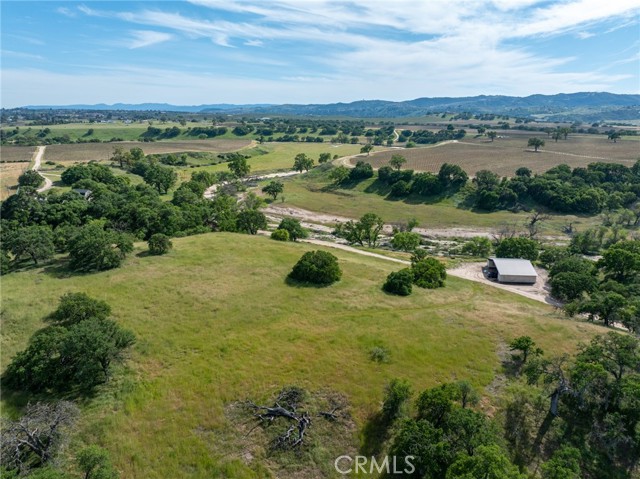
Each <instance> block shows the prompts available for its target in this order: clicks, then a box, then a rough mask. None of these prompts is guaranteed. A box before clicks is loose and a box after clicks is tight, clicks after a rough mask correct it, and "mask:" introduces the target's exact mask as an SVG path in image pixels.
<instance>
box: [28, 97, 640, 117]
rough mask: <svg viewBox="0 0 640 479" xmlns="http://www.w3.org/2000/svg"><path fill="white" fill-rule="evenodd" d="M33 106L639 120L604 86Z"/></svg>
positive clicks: (635, 101) (636, 107)
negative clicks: (341, 98) (544, 91)
mask: <svg viewBox="0 0 640 479" xmlns="http://www.w3.org/2000/svg"><path fill="white" fill-rule="evenodd" d="M25 108H28V109H33V110H43V109H67V110H121V111H122V110H124V111H167V112H186V113H187V112H188V113H224V114H249V113H251V114H258V115H264V116H268V115H294V116H318V117H322V116H332V117H338V116H343V117H357V118H398V117H419V116H424V115H426V114H428V113H441V112H450V113H451V112H452V113H460V112H469V113H473V114H479V113H480V114H481V113H495V114H502V115H504V114H508V115H511V116H522V117H537V118H540V119H547V120H575V119H580V120H582V121H599V120H634V119H635V120H638V119H640V95H620V94H615V93H606V92H584V93H568V94H567V93H560V94H557V95H530V96H526V97H515V96H503V95H479V96H470V97H459V98H456V97H440V98H417V99H415V100H408V101H399V102H395V101H384V100H361V101H354V102H352V103H329V104H310V105H297V104H284V105H272V104H252V105H233V104H226V103H222V104H212V105H191V106H184V105H169V104H166V103H142V104H137V105H133V104H125V103H116V104H114V105H106V104H98V105H65V106H45V105H38V106H27V107H25Z"/></svg>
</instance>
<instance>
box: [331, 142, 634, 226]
mask: <svg viewBox="0 0 640 479" xmlns="http://www.w3.org/2000/svg"><path fill="white" fill-rule="evenodd" d="M405 162H406V159H405V158H404V157H402V156H401V155H393V156H392V158H391V160H390V162H389V163H390V164H389V165H385V166H383V167H381V168H380V169H379V170H378V180H379V181H380V182H381V183H382V184H383V185H386V186H388V187H390V188H389V189H388V190H386V191H389V195H390V196H392V197H396V198H402V197H406V196H408V195H410V194H413V195H417V196H437V195H441V194H443V193H453V192H456V191H458V190H460V189H461V188H462V187H463V186H464V185H465V184H466V183H467V181H468V175H467V174H466V173H465V171H464V170H463V169H462V168H461V167H459V166H458V165H451V164H447V163H445V164H443V165H442V166H441V167H440V170H439V172H438V174H437V175H436V174H433V173H414V171H413V170H402V169H401V168H402V166H403V165H404V163H405ZM354 170H356V171H354ZM328 176H329V178H330V179H331V180H333V181H334V183H335V184H336V185H339V184H342V183H345V182H347V181H360V180H364V179H367V178H371V177H372V176H374V171H373V168H372V167H371V165H369V164H368V163H366V162H364V161H359V162H358V164H357V165H356V168H355V169H352V170H349V169H348V168H346V167H344V166H338V167H335V168H333V169H332V170H331V171H330V172H329V175H328ZM473 185H474V186H475V188H473V189H472V190H469V193H468V201H467V202H468V203H469V202H470V203H471V204H473V206H475V207H476V208H478V209H481V210H485V211H491V210H495V209H514V208H520V207H521V205H523V204H530V203H532V202H535V203H537V204H539V205H542V206H544V207H546V208H548V209H550V210H553V211H557V212H559V213H574V214H597V213H600V212H602V211H606V210H617V209H625V210H626V211H625V217H624V218H623V222H624V223H626V224H628V225H633V224H636V225H637V224H638V223H639V222H640V207H635V206H634V205H636V206H637V205H638V200H639V199H640V160H639V161H638V162H636V163H635V165H633V166H632V167H630V168H629V167H626V166H624V165H620V164H616V163H591V164H589V165H588V166H587V167H586V168H584V167H576V168H574V169H571V168H570V167H569V166H567V165H558V166H556V167H554V168H551V169H550V170H548V171H547V172H546V173H543V174H538V175H533V173H532V171H531V170H530V169H529V168H526V167H521V168H518V170H516V172H515V176H513V177H512V178H506V177H504V178H500V177H499V176H498V175H497V174H496V173H493V172H491V171H489V170H480V171H478V172H477V173H476V174H475V177H474V178H473ZM634 208H635V209H634Z"/></svg>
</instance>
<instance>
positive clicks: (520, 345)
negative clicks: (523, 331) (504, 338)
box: [509, 336, 542, 364]
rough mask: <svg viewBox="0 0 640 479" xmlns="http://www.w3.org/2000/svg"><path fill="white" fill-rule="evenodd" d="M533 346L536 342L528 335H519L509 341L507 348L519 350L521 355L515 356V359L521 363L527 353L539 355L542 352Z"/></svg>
mask: <svg viewBox="0 0 640 479" xmlns="http://www.w3.org/2000/svg"><path fill="white" fill-rule="evenodd" d="M535 346H536V343H535V341H534V340H533V339H531V337H530V336H520V337H517V338H515V339H514V340H513V341H511V342H510V343H509V349H510V350H511V351H520V353H521V355H520V356H517V359H518V360H519V361H521V362H522V363H523V364H524V363H526V362H527V359H528V358H529V355H531V354H534V355H536V356H539V355H541V354H542V350H541V349H540V348H536V347H535Z"/></svg>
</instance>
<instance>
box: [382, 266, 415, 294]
mask: <svg viewBox="0 0 640 479" xmlns="http://www.w3.org/2000/svg"><path fill="white" fill-rule="evenodd" d="M412 285H413V272H412V271H411V269H409V268H405V269H401V270H400V271H395V272H393V273H389V276H387V280H386V281H385V283H384V285H383V286H382V289H384V290H385V291H386V292H387V293H391V294H397V295H399V296H409V295H410V294H411V290H412Z"/></svg>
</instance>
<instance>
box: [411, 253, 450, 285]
mask: <svg viewBox="0 0 640 479" xmlns="http://www.w3.org/2000/svg"><path fill="white" fill-rule="evenodd" d="M411 271H412V273H413V282H414V284H415V285H416V286H419V287H420V288H428V289H434V288H442V287H443V286H444V282H445V279H446V278H447V270H446V269H445V267H444V265H443V264H442V263H441V262H440V261H438V260H437V259H435V258H425V259H423V260H420V261H418V262H417V263H415V264H414V265H412V266H411Z"/></svg>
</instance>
